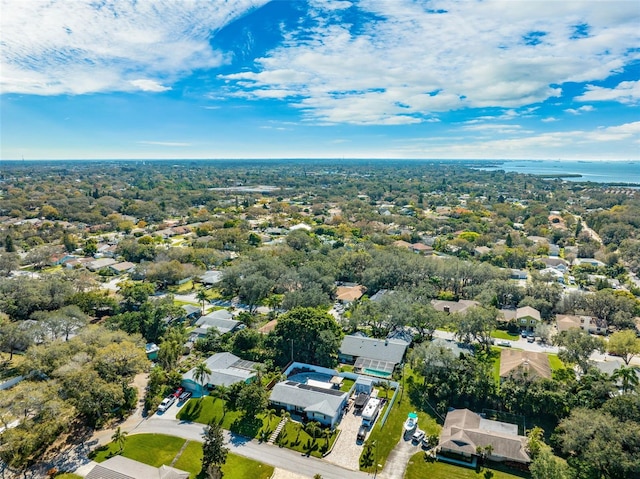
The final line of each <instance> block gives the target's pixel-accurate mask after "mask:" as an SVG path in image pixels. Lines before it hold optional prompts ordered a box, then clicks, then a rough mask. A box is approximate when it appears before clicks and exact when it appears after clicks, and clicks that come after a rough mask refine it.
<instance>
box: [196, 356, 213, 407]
mask: <svg viewBox="0 0 640 479" xmlns="http://www.w3.org/2000/svg"><path fill="white" fill-rule="evenodd" d="M209 374H211V369H209V367H208V366H207V363H205V362H204V361H202V362H200V363H198V364H197V365H196V367H195V368H194V369H193V379H195V381H196V382H197V383H198V384H199V385H200V390H201V391H202V395H201V396H200V399H202V398H203V397H204V393H205V385H206V384H205V381H207V380H208V379H209Z"/></svg>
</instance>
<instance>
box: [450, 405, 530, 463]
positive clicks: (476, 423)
mask: <svg viewBox="0 0 640 479" xmlns="http://www.w3.org/2000/svg"><path fill="white" fill-rule="evenodd" d="M487 446H491V451H490V453H489V454H488V455H487V458H488V459H490V460H491V461H498V462H503V461H506V462H517V463H520V464H528V463H529V462H531V458H530V457H529V455H528V454H527V437H526V436H520V435H518V426H517V425H516V424H509V423H505V422H500V421H493V420H491V419H486V418H484V417H483V416H481V415H480V414H477V413H475V412H473V411H470V410H469V409H454V410H453V411H449V413H447V417H446V418H445V420H444V426H443V427H442V432H441V433H440V442H439V444H438V457H441V458H442V459H445V460H446V459H447V456H448V455H451V456H453V457H454V458H455V459H457V460H462V461H466V462H468V463H469V464H470V465H471V466H475V463H476V459H477V457H478V455H479V451H478V448H486V447H487Z"/></svg>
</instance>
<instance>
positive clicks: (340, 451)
mask: <svg viewBox="0 0 640 479" xmlns="http://www.w3.org/2000/svg"><path fill="white" fill-rule="evenodd" d="M361 424H362V417H361V416H360V415H357V416H356V415H355V414H354V413H353V409H352V410H351V411H349V412H348V413H346V414H345V415H344V417H343V418H342V421H340V426H339V429H340V436H339V437H338V439H337V440H336V442H335V444H334V445H333V449H332V450H331V453H329V454H328V455H327V456H326V457H325V460H326V461H327V462H330V463H332V464H336V465H338V466H342V467H344V468H346V469H351V470H352V471H357V470H358V469H359V468H360V464H359V460H360V454H362V448H363V444H357V443H356V439H357V437H358V429H360V425H361Z"/></svg>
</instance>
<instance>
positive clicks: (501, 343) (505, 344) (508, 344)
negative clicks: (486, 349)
mask: <svg viewBox="0 0 640 479" xmlns="http://www.w3.org/2000/svg"><path fill="white" fill-rule="evenodd" d="M498 346H502V347H503V348H510V347H511V341H507V340H504V341H498Z"/></svg>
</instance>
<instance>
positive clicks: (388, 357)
mask: <svg viewBox="0 0 640 479" xmlns="http://www.w3.org/2000/svg"><path fill="white" fill-rule="evenodd" d="M407 346H409V344H408V343H407V342H406V341H402V340H399V339H386V340H385V339H375V338H366V337H363V336H351V335H350V336H345V337H344V339H343V340H342V344H341V345H340V350H339V351H340V354H347V355H349V356H355V357H363V358H368V359H377V360H379V361H385V362H391V363H395V364H398V363H400V362H402V358H403V357H404V353H405V351H406V350H407Z"/></svg>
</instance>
